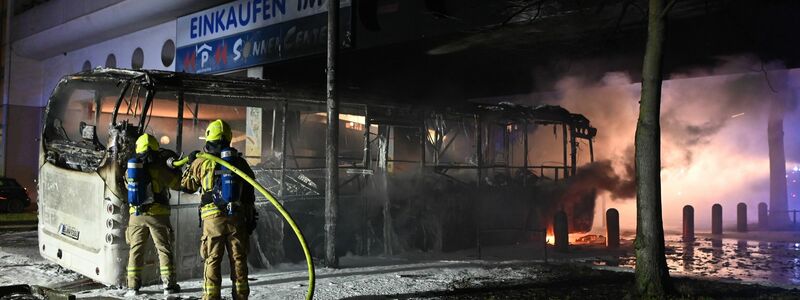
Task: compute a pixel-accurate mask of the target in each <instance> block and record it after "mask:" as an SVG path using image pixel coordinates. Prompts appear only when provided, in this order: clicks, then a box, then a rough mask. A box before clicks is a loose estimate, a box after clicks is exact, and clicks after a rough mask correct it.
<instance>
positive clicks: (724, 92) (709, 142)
mask: <svg viewBox="0 0 800 300" xmlns="http://www.w3.org/2000/svg"><path fill="white" fill-rule="evenodd" d="M668 78H670V79H669V80H666V81H665V82H664V84H663V91H662V106H661V111H662V114H661V131H662V172H661V178H662V201H663V205H664V222H665V227H666V228H667V229H676V228H679V227H680V224H681V223H680V222H681V220H680V218H681V214H680V211H681V207H682V206H683V205H686V204H690V205H694V206H695V215H696V218H697V220H696V224H697V227H698V228H699V229H703V228H705V227H709V226H710V224H706V223H709V219H710V214H711V212H710V207H711V205H712V204H714V203H720V204H722V205H723V208H724V209H723V211H724V212H723V214H724V218H725V221H726V223H732V222H734V221H735V219H734V218H735V206H736V204H737V203H738V202H745V203H748V205H749V206H750V207H751V208H753V209H751V211H750V218H752V219H753V220H755V219H756V213H755V207H756V205H757V204H758V203H759V202H767V203H768V202H769V188H768V187H769V157H768V145H767V128H766V127H767V114H768V111H769V105H770V102H771V101H774V100H776V99H784V100H788V102H787V106H786V107H787V110H786V115H785V122H784V132H785V133H786V134H785V139H786V154H787V164H789V165H794V164H795V163H796V162H797V161H798V158H800V157H798V156H800V154H798V152H800V151H797V150H796V149H792V148H791V147H793V146H796V145H798V144H800V142H798V141H795V140H796V139H798V138H800V136H799V134H798V132H797V130H796V129H795V128H796V126H794V127H793V125H792V124H797V123H800V121H797V120H800V117H798V112H797V109H796V107H797V105H796V104H795V102H794V99H793V97H792V96H791V95H793V93H792V90H793V89H795V88H796V87H795V83H794V82H800V71H797V70H789V71H786V70H782V69H781V67H780V65H778V64H764V65H762V64H761V62H759V61H757V60H755V59H752V58H749V57H737V58H723V59H721V61H720V64H719V66H717V67H714V68H705V69H695V70H691V71H688V72H686V73H684V74H672V75H670V76H668ZM640 88H641V85H640V83H635V82H632V81H631V80H630V78H629V77H628V76H627V75H626V74H624V73H608V74H606V76H605V77H604V78H603V79H602V80H601V81H599V82H587V81H585V80H584V79H582V78H578V77H567V78H563V79H562V80H560V81H559V82H558V84H557V85H556V87H555V90H556V91H555V92H554V93H548V94H534V95H530V96H528V97H526V99H524V100H521V101H518V102H520V103H524V104H543V103H544V104H555V105H561V106H563V107H564V108H566V109H568V110H570V111H572V112H575V113H580V114H583V115H585V116H586V117H587V118H588V119H589V120H590V121H591V123H592V125H593V126H594V127H596V128H598V135H597V137H596V139H595V145H594V146H595V147H594V151H595V160H596V162H595V163H593V164H587V165H584V166H582V167H581V169H580V172H579V174H578V175H577V176H576V177H575V178H573V180H572V182H573V183H572V185H573V186H574V187H575V188H576V189H577V190H584V191H585V190H590V189H597V190H598V199H599V201H601V202H604V203H605V204H604V205H602V206H601V205H598V207H615V208H617V209H619V210H620V212H621V218H622V226H623V227H625V228H630V229H632V228H634V227H635V213H636V210H635V201H624V200H625V199H628V200H632V199H634V198H635V184H634V183H633V178H634V170H633V161H634V160H633V154H634V151H633V141H634V133H635V129H636V122H637V118H638V101H639V92H640ZM787 95H789V96H788V97H787ZM545 131H546V130H545ZM553 144H554V145H552V146H549V147H541V148H540V149H534V150H533V151H532V153H531V154H532V156H534V157H537V155H541V156H543V157H545V158H544V160H545V161H546V160H557V158H555V157H553V156H552V155H551V156H549V157H548V154H547V152H549V151H555V153H560V151H558V147H557V145H558V143H553ZM582 148H583V150H586V148H584V147H582ZM537 151H538V152H537ZM583 152H586V151H583ZM587 160H588V159H587V158H586V157H583V159H582V160H580V161H581V163H584V164H585V163H586V162H587ZM614 200H616V201H614ZM619 200H623V201H619ZM791 206H792V204H790V207H791ZM598 211H599V210H598ZM596 219H598V218H597V217H596ZM595 224H598V223H597V222H596V223H595ZM601 224H602V223H601Z"/></svg>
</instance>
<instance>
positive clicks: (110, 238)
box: [106, 233, 117, 245]
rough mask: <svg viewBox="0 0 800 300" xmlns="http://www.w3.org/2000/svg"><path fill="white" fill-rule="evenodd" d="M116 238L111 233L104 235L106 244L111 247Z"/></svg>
mask: <svg viewBox="0 0 800 300" xmlns="http://www.w3.org/2000/svg"><path fill="white" fill-rule="evenodd" d="M116 239H117V238H116V237H115V236H114V235H113V234H111V233H106V244H109V245H112V244H114V242H115V241H116Z"/></svg>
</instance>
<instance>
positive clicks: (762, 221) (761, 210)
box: [758, 202, 769, 231]
mask: <svg viewBox="0 0 800 300" xmlns="http://www.w3.org/2000/svg"><path fill="white" fill-rule="evenodd" d="M768 218H769V213H767V204H766V203H764V202H761V203H759V204H758V230H762V231H763V230H767V229H769V219H768Z"/></svg>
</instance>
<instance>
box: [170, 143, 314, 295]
mask: <svg viewBox="0 0 800 300" xmlns="http://www.w3.org/2000/svg"><path fill="white" fill-rule="evenodd" d="M197 157H199V158H203V159H208V160H211V161H213V162H215V163H218V164H220V165H223V166H225V167H226V168H228V170H231V171H233V173H235V174H236V175H239V177H241V178H242V179H244V180H245V181H247V183H249V184H250V185H252V186H253V187H254V188H255V189H256V190H258V191H259V192H260V193H261V194H262V195H264V197H266V198H267V200H269V202H270V203H272V205H273V206H275V209H277V210H278V212H280V213H281V215H282V216H283V218H284V219H285V220H286V222H287V223H289V226H291V227H292V230H293V231H294V234H295V235H296V236H297V240H298V241H299V242H300V246H302V247H303V254H305V256H306V264H307V265H308V292H307V293H306V299H308V300H310V299H312V298H314V280H315V278H314V262H313V261H312V260H311V252H310V251H309V250H308V245H307V244H306V238H305V237H304V236H303V233H302V232H300V228H298V227H297V224H295V222H294V219H292V217H291V216H290V215H289V213H288V212H286V210H285V209H284V208H283V205H281V204H280V203H279V202H278V200H275V197H274V196H272V194H270V193H269V192H268V191H267V189H265V188H264V187H263V186H261V184H259V183H258V182H256V181H255V180H253V178H250V176H247V174H245V173H244V172H242V170H239V169H238V168H236V167H234V166H232V165H231V164H229V163H228V162H226V161H225V160H223V159H221V158H219V157H216V156H214V155H211V154H208V153H198V154H197ZM188 161H189V158H188V157H184V158H183V159H181V160H178V161H174V162H172V165H173V166H176V167H180V166H182V165H184V164H186V163H187V162H188Z"/></svg>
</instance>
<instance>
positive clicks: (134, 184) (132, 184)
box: [126, 158, 149, 216]
mask: <svg viewBox="0 0 800 300" xmlns="http://www.w3.org/2000/svg"><path fill="white" fill-rule="evenodd" d="M126 174H127V178H128V179H127V180H128V185H127V187H128V205H130V206H131V207H133V208H134V210H135V214H136V215H137V216H138V215H140V213H141V212H140V211H139V207H141V206H142V205H143V204H146V203H145V202H147V200H148V197H147V183H148V181H149V175H148V174H147V170H145V169H144V163H143V162H142V160H141V159H138V158H131V159H129V160H128V170H127V171H126Z"/></svg>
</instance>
